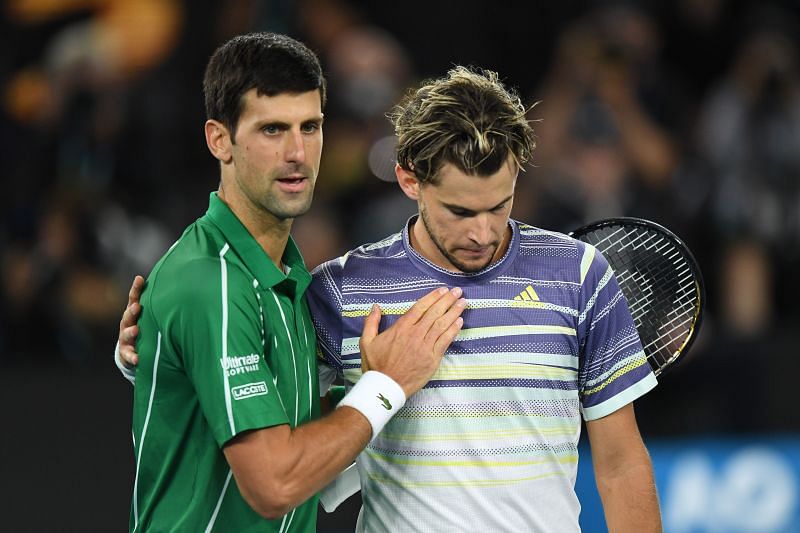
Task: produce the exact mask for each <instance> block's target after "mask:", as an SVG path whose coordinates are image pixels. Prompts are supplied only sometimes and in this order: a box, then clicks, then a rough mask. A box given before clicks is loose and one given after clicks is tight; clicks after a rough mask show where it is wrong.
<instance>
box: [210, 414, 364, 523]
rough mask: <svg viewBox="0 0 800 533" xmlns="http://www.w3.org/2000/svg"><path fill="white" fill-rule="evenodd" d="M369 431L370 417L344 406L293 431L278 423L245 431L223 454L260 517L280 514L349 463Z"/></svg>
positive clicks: (319, 487) (308, 496)
mask: <svg viewBox="0 0 800 533" xmlns="http://www.w3.org/2000/svg"><path fill="white" fill-rule="evenodd" d="M342 428H347V430H346V431H344V430H343V429H342ZM371 435H372V428H371V426H370V424H369V422H368V421H367V419H366V418H365V417H364V416H363V415H362V414H361V413H359V412H358V411H356V410H355V409H352V408H348V407H343V408H341V409H336V410H335V411H334V412H332V413H331V414H330V415H328V416H326V417H324V418H322V419H320V420H317V421H314V422H310V423H308V424H303V425H301V426H299V427H297V428H295V429H290V428H289V426H280V427H276V428H270V429H268V430H261V431H254V432H250V433H248V434H245V435H242V436H241V437H240V438H237V439H235V440H234V441H233V442H231V443H230V444H228V445H227V446H226V447H225V455H226V457H227V458H228V462H229V463H230V464H231V467H232V469H233V471H234V476H235V478H236V482H237V484H238V486H239V490H240V491H241V493H242V495H243V496H244V498H245V500H246V501H247V502H248V503H249V504H250V506H251V507H253V509H254V510H255V511H256V512H258V513H260V514H261V515H262V516H265V517H267V518H277V517H280V516H282V515H284V514H286V513H287V512H289V511H290V510H291V509H293V508H295V507H297V506H298V505H300V504H301V503H302V502H304V501H306V500H307V499H308V498H310V497H311V496H312V495H314V494H315V493H316V492H318V491H319V490H320V489H322V488H323V487H324V486H325V485H327V484H328V483H329V482H330V481H331V480H332V479H333V478H334V477H336V475H337V474H339V473H340V472H341V471H342V470H344V469H345V468H346V467H347V466H348V465H350V464H351V463H352V462H353V461H354V460H355V458H356V456H357V455H358V453H359V452H360V451H361V450H362V449H363V448H364V447H365V446H366V445H367V443H368V442H369V439H370V437H371ZM253 452H255V453H256V454H257V457H253Z"/></svg>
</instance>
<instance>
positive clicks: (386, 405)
mask: <svg viewBox="0 0 800 533" xmlns="http://www.w3.org/2000/svg"><path fill="white" fill-rule="evenodd" d="M376 398H377V399H379V400H380V401H382V402H383V408H384V409H386V410H387V411H391V410H392V402H390V401H389V400H388V399H386V396H384V395H383V394H378V395H377V396H376Z"/></svg>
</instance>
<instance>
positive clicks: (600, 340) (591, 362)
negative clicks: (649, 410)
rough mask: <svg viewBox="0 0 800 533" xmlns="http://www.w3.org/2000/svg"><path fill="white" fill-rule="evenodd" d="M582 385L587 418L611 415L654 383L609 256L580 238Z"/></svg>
mask: <svg viewBox="0 0 800 533" xmlns="http://www.w3.org/2000/svg"><path fill="white" fill-rule="evenodd" d="M578 246H579V248H578V250H579V255H580V257H581V263H580V284H581V289H580V302H579V316H578V340H579V343H580V354H581V356H580V371H579V376H578V381H579V383H578V387H579V391H580V398H581V410H582V413H583V417H584V419H585V420H595V419H598V418H602V417H604V416H606V415H609V414H611V413H613V412H614V411H616V410H617V409H620V408H621V407H623V406H625V405H627V404H628V403H630V402H632V401H633V400H635V399H636V398H638V397H640V396H642V395H643V394H645V393H646V392H648V391H649V390H650V389H652V388H653V387H655V386H656V384H657V382H656V378H655V375H654V374H653V372H652V370H651V369H650V365H649V363H648V362H647V358H646V357H645V354H644V350H643V349H642V343H641V340H640V339H639V334H638V333H637V331H636V326H635V325H634V323H633V318H632V317H631V314H630V311H629V310H628V303H627V301H626V299H625V296H624V295H623V294H622V291H621V290H620V288H619V285H618V283H617V279H616V277H615V276H614V272H613V271H612V270H611V267H610V266H609V264H608V261H607V260H606V258H605V257H603V255H602V254H601V253H600V252H599V251H598V250H597V249H596V248H594V247H593V246H591V245H589V244H585V243H580V242H579V243H578Z"/></svg>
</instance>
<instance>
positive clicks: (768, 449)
mask: <svg viewBox="0 0 800 533" xmlns="http://www.w3.org/2000/svg"><path fill="white" fill-rule="evenodd" d="M647 447H648V450H649V451H650V456H651V457H652V459H653V469H654V471H655V476H656V485H657V487H658V494H659V499H660V502H661V512H662V516H663V520H664V531H666V532H668V533H704V532H714V533H722V532H725V533H728V532H730V533H735V532H764V533H767V532H768V533H800V438H798V437H787V438H770V439H765V438H753V439H731V438H719V439H710V438H709V439H686V440H668V441H665V440H660V441H659V440H652V439H650V440H648V443H647ZM576 490H577V492H578V496H579V498H580V501H581V506H582V511H581V527H582V528H583V531H584V532H585V533H596V532H598V533H603V532H605V531H607V529H606V526H605V520H604V518H603V508H602V505H601V503H600V497H599V495H598V494H597V488H596V486H595V482H594V475H593V472H592V464H591V454H590V451H589V449H588V447H587V448H582V449H581V456H580V463H579V468H578V481H577V483H576Z"/></svg>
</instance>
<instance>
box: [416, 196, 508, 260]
mask: <svg viewBox="0 0 800 533" xmlns="http://www.w3.org/2000/svg"><path fill="white" fill-rule="evenodd" d="M419 218H420V220H422V224H423V225H424V226H425V231H427V232H428V236H429V237H430V238H431V241H432V242H433V244H434V245H435V246H436V248H437V249H438V250H439V253H440V254H442V255H443V256H444V258H445V259H447V261H448V262H449V263H450V264H451V265H453V266H454V267H456V268H457V269H458V270H459V271H460V272H463V273H464V274H474V273H475V272H480V271H481V270H483V269H485V268H486V267H488V266H489V265H490V264H491V262H492V258H493V257H494V254H495V253H496V252H497V247H495V249H494V251H493V252H492V253H491V254H490V255H489V258H488V259H487V260H486V261H485V262H484V263H483V264H481V265H479V266H472V265H468V264H466V263H464V262H462V261H460V260H459V259H458V258H457V257H455V256H454V255H453V254H451V253H450V252H449V251H447V249H446V248H445V247H444V245H443V244H442V240H441V239H440V238H439V236H438V235H437V233H436V232H435V231H434V230H433V226H432V225H431V224H430V221H429V220H428V214H427V212H426V210H425V209H424V208H423V207H422V206H421V205H420V208H419Z"/></svg>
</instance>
